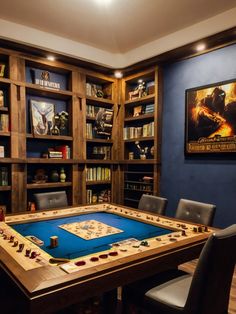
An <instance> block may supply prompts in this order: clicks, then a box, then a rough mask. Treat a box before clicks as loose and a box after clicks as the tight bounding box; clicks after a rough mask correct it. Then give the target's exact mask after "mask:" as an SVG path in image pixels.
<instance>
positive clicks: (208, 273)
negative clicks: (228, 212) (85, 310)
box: [122, 224, 236, 314]
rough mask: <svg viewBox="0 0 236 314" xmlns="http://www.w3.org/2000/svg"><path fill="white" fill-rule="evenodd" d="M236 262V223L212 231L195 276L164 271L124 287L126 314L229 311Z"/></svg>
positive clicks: (193, 313)
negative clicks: (137, 313) (136, 313)
mask: <svg viewBox="0 0 236 314" xmlns="http://www.w3.org/2000/svg"><path fill="white" fill-rule="evenodd" d="M235 262H236V224H234V225H232V226H230V227H228V228H226V229H224V230H221V231H217V232H215V233H214V234H212V235H211V236H210V237H209V238H208V240H207V242H206V244H205V246H204V248H203V250H202V252H201V254H200V257H199V260H198V264H197V267H196V270H195V272H194V274H193V275H190V274H188V273H185V272H183V271H181V270H177V269H174V270H171V271H167V272H163V273H161V274H160V275H156V276H153V277H150V278H147V279H145V280H141V281H138V282H135V283H133V284H130V285H127V286H125V287H124V288H123V295H122V299H123V305H124V309H123V313H127V314H128V313H130V311H131V308H132V307H131V308H130V304H135V305H138V306H139V308H141V309H142V311H143V312H142V313H155V314H157V313H160V314H180V313H181V314H226V313H228V303H229V295H230V288H231V281H232V277H233V273H234V267H235Z"/></svg>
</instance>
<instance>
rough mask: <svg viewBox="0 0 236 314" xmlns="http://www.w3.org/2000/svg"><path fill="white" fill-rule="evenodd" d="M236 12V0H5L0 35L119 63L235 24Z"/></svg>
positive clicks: (53, 49) (52, 49)
mask: <svg viewBox="0 0 236 314" xmlns="http://www.w3.org/2000/svg"><path fill="white" fill-rule="evenodd" d="M235 13H236V0H224V1H222V0H197V1H196V0H40V1H32V0H21V1H19V0H6V1H5V0H2V1H1V8H0V19H1V23H0V37H2V38H7V39H13V40H15V41H19V42H22V43H28V44H30V45H33V46H38V47H41V48H46V49H49V50H51V51H56V52H61V53H63V54H68V55H70V56H73V55H74V56H75V57H78V58H82V59H85V60H88V61H94V62H95V63H101V64H105V65H108V66H114V67H117V65H118V64H119V63H120V66H122V65H125V63H126V64H131V63H132V62H137V61H140V60H142V59H145V58H147V57H152V56H153V54H154V53H155V54H156V53H158V49H159V50H160V51H159V52H163V50H166V49H167V50H168V49H170V48H172V47H171V43H170V42H171V39H172V45H177V46H179V45H181V44H186V43H187V41H188V42H189V41H190V40H196V39H200V38H202V37H204V34H206V36H208V35H211V34H214V33H216V32H218V31H222V30H224V29H227V28H229V27H233V26H235V22H234V20H235ZM233 17H234V18H233ZM232 18H233V19H232ZM233 23H234V25H233ZM212 25H214V26H212ZM201 26H202V27H201ZM194 27H195V29H194ZM191 29H192V31H191ZM174 34H176V35H177V37H176V38H178V39H177V42H176V43H175V41H176V39H175V38H174V37H173V35H174ZM200 36H201V37H200ZM181 37H182V38H181ZM168 38H169V40H167V39H168ZM166 40H167V47H164V45H165V41H166ZM181 40H182V41H181ZM168 45H169V46H168ZM76 47H77V55H76ZM150 49H152V51H150ZM60 50H61V51H60ZM116 63H117V64H116ZM118 66H119V65H118Z"/></svg>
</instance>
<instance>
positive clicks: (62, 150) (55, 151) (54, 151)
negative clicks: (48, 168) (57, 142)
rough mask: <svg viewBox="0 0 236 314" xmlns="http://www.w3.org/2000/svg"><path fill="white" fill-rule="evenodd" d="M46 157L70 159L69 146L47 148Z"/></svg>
mask: <svg viewBox="0 0 236 314" xmlns="http://www.w3.org/2000/svg"><path fill="white" fill-rule="evenodd" d="M48 158H58V159H70V158H71V150H70V147H69V146H68V145H61V146H56V147H55V148H48Z"/></svg>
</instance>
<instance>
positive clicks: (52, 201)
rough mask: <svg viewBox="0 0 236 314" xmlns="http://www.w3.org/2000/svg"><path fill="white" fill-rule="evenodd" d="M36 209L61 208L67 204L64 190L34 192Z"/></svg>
mask: <svg viewBox="0 0 236 314" xmlns="http://www.w3.org/2000/svg"><path fill="white" fill-rule="evenodd" d="M34 198H35V202H36V208H37V209H39V210H40V209H50V208H61V207H66V206H68V201H67V195H66V192H65V191H59V192H48V193H35V194H34Z"/></svg>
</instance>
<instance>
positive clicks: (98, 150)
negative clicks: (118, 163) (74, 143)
mask: <svg viewBox="0 0 236 314" xmlns="http://www.w3.org/2000/svg"><path fill="white" fill-rule="evenodd" d="M98 156H102V157H103V158H99V157H98ZM92 157H94V159H111V146H93V153H92Z"/></svg>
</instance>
